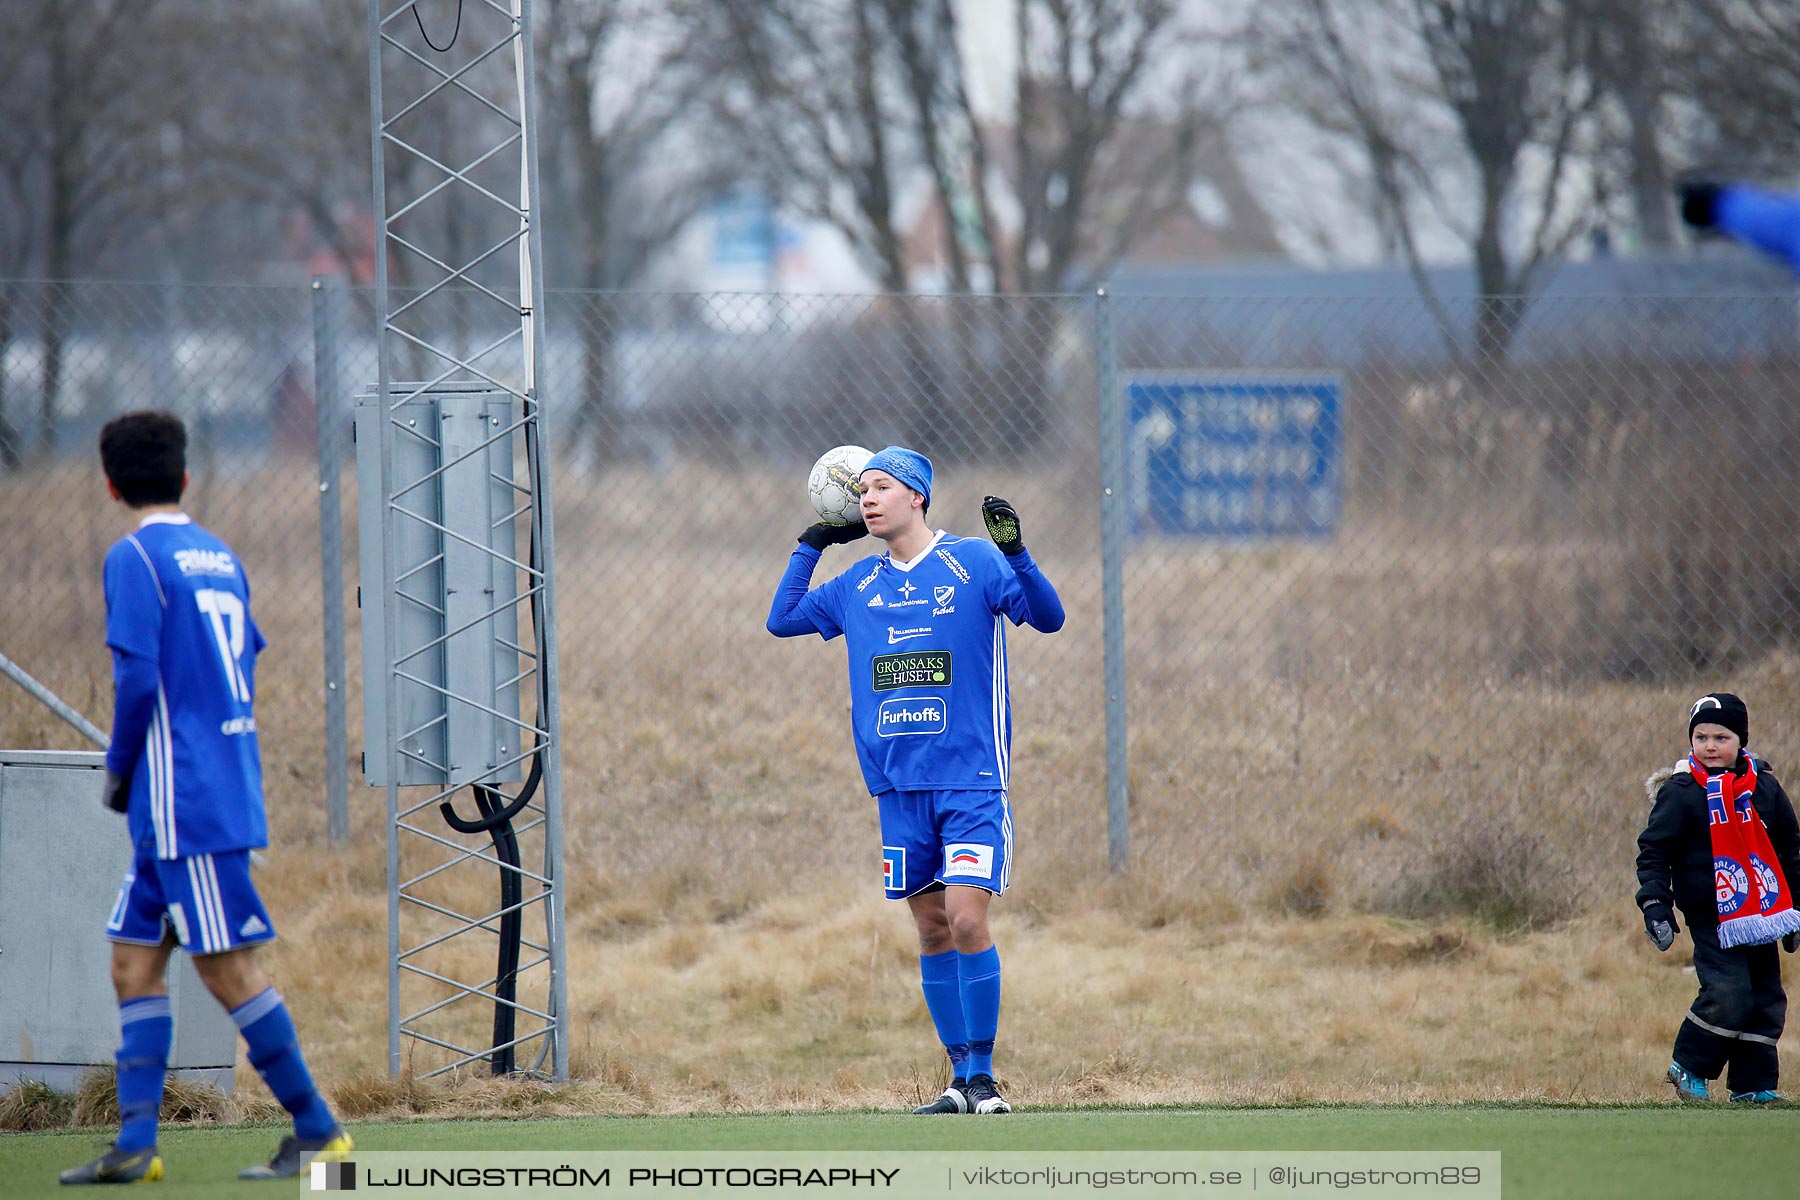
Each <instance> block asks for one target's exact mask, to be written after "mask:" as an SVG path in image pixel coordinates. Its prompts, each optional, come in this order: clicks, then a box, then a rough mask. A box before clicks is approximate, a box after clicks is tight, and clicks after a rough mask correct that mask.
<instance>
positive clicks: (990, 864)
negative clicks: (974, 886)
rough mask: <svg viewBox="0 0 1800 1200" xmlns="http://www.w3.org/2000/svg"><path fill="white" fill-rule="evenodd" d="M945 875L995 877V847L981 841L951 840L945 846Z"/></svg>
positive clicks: (979, 877) (977, 877)
mask: <svg viewBox="0 0 1800 1200" xmlns="http://www.w3.org/2000/svg"><path fill="white" fill-rule="evenodd" d="M944 875H945V876H946V877H948V876H951V875H968V876H971V877H973V878H976V879H992V878H993V877H994V848H993V847H992V846H987V845H983V844H982V843H980V842H951V843H950V844H949V845H948V846H945V847H944Z"/></svg>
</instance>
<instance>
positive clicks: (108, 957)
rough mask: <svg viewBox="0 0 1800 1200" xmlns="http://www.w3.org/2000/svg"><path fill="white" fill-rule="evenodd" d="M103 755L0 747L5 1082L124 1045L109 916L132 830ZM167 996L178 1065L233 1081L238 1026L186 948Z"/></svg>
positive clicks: (1, 1082) (76, 1070) (56, 1070)
mask: <svg viewBox="0 0 1800 1200" xmlns="http://www.w3.org/2000/svg"><path fill="white" fill-rule="evenodd" d="M104 765H105V761H104V758H103V756H102V755H100V754H98V753H96V752H91V751H44V750H31V751H23V750H18V751H14V750H0V1056H3V1057H0V1086H10V1082H11V1081H10V1076H11V1075H12V1072H13V1071H14V1070H15V1069H17V1070H20V1071H23V1072H24V1073H26V1074H27V1075H30V1076H33V1077H39V1076H42V1077H46V1080H47V1081H48V1079H47V1077H48V1076H49V1075H52V1074H54V1075H57V1076H58V1077H66V1078H69V1079H71V1080H72V1079H75V1078H79V1077H80V1075H81V1074H82V1073H83V1072H85V1071H88V1070H90V1069H92V1068H93V1067H96V1066H111V1065H112V1061H113V1054H114V1053H115V1052H116V1051H117V1050H118V1048H119V1007H118V1001H117V1000H116V999H115V997H114V995H113V988H112V970H111V961H112V943H110V942H108V941H107V940H106V922H107V917H108V915H109V914H110V913H111V912H112V908H113V904H114V902H115V901H116V900H117V898H118V896H119V885H120V882H121V880H123V879H124V877H125V871H126V869H127V868H128V867H129V866H130V865H131V837H130V834H129V833H127V831H126V827H125V818H124V817H122V816H120V815H119V814H117V813H113V812H108V811H107V810H106V809H105V808H104V807H102V806H101V804H100V782H101V771H102V770H103V769H104ZM169 1003H170V1008H171V1009H172V1010H173V1013H174V1017H175V1038H174V1043H173V1045H172V1047H171V1048H170V1053H169V1066H170V1068H171V1069H172V1070H173V1071H174V1072H176V1074H177V1077H178V1078H185V1077H187V1075H186V1074H185V1073H187V1072H201V1073H203V1075H204V1077H205V1078H206V1080H207V1081H208V1082H215V1081H216V1083H215V1086H218V1087H219V1088H220V1089H221V1090H223V1091H225V1092H228V1093H229V1092H230V1091H231V1069H232V1066H233V1064H234V1063H235V1062H236V1060H237V1045H238V1032H237V1027H236V1026H235V1025H233V1024H232V1021H231V1016H230V1014H229V1013H227V1012H226V1011H225V1010H224V1008H223V1007H221V1006H220V1004H219V1003H218V1001H216V1000H214V999H213V998H212V995H211V994H210V993H209V992H208V991H207V990H206V986H205V985H204V984H203V983H201V982H200V976H199V973H198V972H196V971H195V970H194V964H193V963H192V962H191V961H190V960H189V959H188V957H187V955H185V954H183V953H181V952H180V951H177V952H176V953H175V955H174V956H173V958H172V960H171V962H170V966H169ZM53 1086H55V1085H54V1084H53Z"/></svg>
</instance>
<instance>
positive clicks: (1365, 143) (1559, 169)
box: [1252, 0, 1600, 361]
mask: <svg viewBox="0 0 1800 1200" xmlns="http://www.w3.org/2000/svg"><path fill="white" fill-rule="evenodd" d="M1578 17H1579V14H1578V13H1577V12H1576V11H1575V10H1574V9H1573V8H1572V7H1571V6H1570V5H1569V4H1565V3H1562V2H1560V0H1367V2H1363V3H1352V2H1351V0H1268V2H1267V3H1265V4H1263V5H1260V6H1259V7H1258V9H1257V10H1256V14H1255V17H1254V24H1253V27H1252V43H1253V45H1254V46H1255V47H1256V50H1257V55H1256V58H1257V64H1258V66H1259V68H1260V70H1261V72H1262V74H1263V77H1264V79H1265V81H1266V82H1267V83H1268V84H1269V85H1270V87H1271V89H1272V90H1273V91H1274V92H1276V93H1278V94H1280V95H1282V96H1284V97H1286V98H1287V99H1286V101H1285V102H1286V103H1289V104H1291V105H1292V107H1293V108H1294V110H1295V111H1296V112H1297V113H1298V114H1299V115H1300V116H1302V117H1303V118H1305V119H1306V120H1307V121H1308V122H1310V123H1311V124H1312V125H1313V126H1314V127H1315V128H1316V129H1318V130H1319V131H1321V132H1323V133H1325V134H1327V135H1329V136H1333V137H1339V138H1344V139H1347V140H1349V142H1350V143H1351V144H1352V145H1354V147H1355V148H1356V150H1357V151H1358V157H1359V158H1360V163H1359V166H1360V170H1361V172H1362V173H1363V180H1362V183H1363V185H1364V186H1363V187H1362V188H1361V189H1359V190H1360V191H1361V192H1362V194H1365V195H1366V196H1368V197H1369V199H1370V200H1371V202H1372V204H1373V207H1374V212H1373V213H1372V216H1373V217H1374V218H1375V220H1376V222H1377V223H1378V225H1379V226H1380V227H1381V228H1382V229H1383V231H1384V233H1385V235H1386V238H1387V240H1388V241H1389V242H1390V244H1391V245H1393V246H1394V247H1395V248H1396V249H1397V250H1398V251H1399V253H1400V254H1401V256H1402V258H1403V259H1404V261H1405V262H1406V263H1407V266H1408V267H1409V269H1410V270H1411V272H1412V274H1413V277H1414V280H1415V281H1416V283H1417V284H1418V286H1419V289H1420V292H1421V294H1422V295H1423V296H1424V298H1425V299H1426V301H1427V303H1428V304H1430V305H1431V306H1432V308H1433V311H1434V312H1435V313H1436V314H1437V317H1438V320H1439V322H1440V325H1441V327H1442V328H1443V330H1444V332H1445V336H1446V339H1447V342H1448V344H1449V346H1450V349H1451V351H1452V353H1453V355H1454V356H1455V357H1456V358H1457V359H1458V360H1459V361H1465V360H1466V357H1467V353H1468V352H1467V351H1466V350H1465V349H1464V347H1463V344H1462V340H1461V338H1460V337H1459V336H1458V335H1457V333H1456V331H1455V329H1454V328H1453V326H1452V322H1451V319H1450V316H1449V314H1448V312H1447V310H1446V309H1445V307H1444V306H1443V304H1442V302H1441V300H1440V298H1439V297H1437V296H1436V295H1435V293H1434V291H1433V289H1432V286H1431V284H1430V280H1429V277H1428V276H1427V274H1426V272H1425V269H1424V266H1425V264H1424V254H1423V251H1422V240H1421V228H1422V226H1423V224H1424V223H1426V222H1429V221H1436V222H1439V223H1441V224H1443V225H1445V226H1447V227H1448V228H1449V229H1450V230H1452V231H1453V232H1454V234H1455V236H1456V237H1457V238H1458V239H1460V240H1461V241H1462V243H1463V244H1464V245H1465V246H1466V247H1467V248H1468V252H1469V255H1470V258H1471V260H1472V263H1473V265H1474V268H1475V277H1476V288H1477V291H1478V293H1479V296H1480V300H1479V302H1478V304H1477V307H1476V314H1475V322H1474V329H1473V337H1472V340H1473V346H1472V350H1473V354H1474V356H1475V358H1476V360H1477V361H1483V360H1500V359H1504V357H1505V356H1506V353H1507V350H1508V347H1509V346H1510V344H1511V341H1512V337H1513V334H1514V333H1515V332H1516V331H1517V329H1518V326H1519V323H1520V322H1521V321H1522V320H1523V319H1524V316H1525V313H1526V310H1527V307H1528V304H1529V298H1530V296H1531V294H1532V292H1533V291H1534V289H1535V288H1536V287H1537V285H1538V283H1539V282H1540V280H1541V277H1542V274H1543V271H1544V270H1545V268H1546V267H1547V266H1549V265H1550V264H1551V263H1552V262H1554V261H1556V260H1557V259H1558V258H1559V257H1560V256H1561V255H1562V253H1563V252H1564V251H1565V250H1566V249H1567V248H1568V246H1569V245H1570V243H1571V242H1572V241H1573V240H1574V239H1575V238H1576V237H1578V236H1580V234H1581V233H1582V232H1583V231H1584V230H1585V229H1587V228H1588V227H1589V224H1590V220H1591V215H1590V214H1589V213H1588V212H1587V211H1585V210H1584V209H1583V207H1582V206H1581V205H1578V204H1576V203H1575V202H1574V201H1573V200H1572V199H1571V198H1570V196H1569V192H1570V190H1571V189H1570V184H1571V177H1572V175H1573V174H1574V169H1575V166H1576V163H1577V161H1578V159H1579V158H1580V156H1581V151H1582V149H1583V146H1582V138H1583V136H1584V134H1585V133H1586V131H1587V126H1588V123H1589V119H1590V117H1591V116H1592V114H1593V111H1594V109H1595V106H1596V104H1597V103H1598V99H1599V95H1600V92H1599V89H1598V87H1597V85H1596V83H1595V81H1594V79H1593V77H1592V74H1591V72H1590V71H1589V70H1588V69H1587V68H1588V65H1589V64H1590V62H1591V54H1590V51H1589V43H1588V40H1587V39H1588V38H1589V36H1590V34H1591V26H1590V25H1589V24H1588V23H1586V22H1584V21H1582V20H1580V19H1578Z"/></svg>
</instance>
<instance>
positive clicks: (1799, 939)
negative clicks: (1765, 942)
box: [1781, 933, 1800, 954]
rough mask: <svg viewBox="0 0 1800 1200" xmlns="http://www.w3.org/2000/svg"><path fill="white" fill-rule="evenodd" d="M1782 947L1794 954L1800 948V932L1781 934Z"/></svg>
mask: <svg viewBox="0 0 1800 1200" xmlns="http://www.w3.org/2000/svg"><path fill="white" fill-rule="evenodd" d="M1781 948H1782V949H1783V950H1786V951H1787V952H1788V953H1789V954H1792V953H1793V952H1794V951H1796V950H1800V933H1784V934H1782V935H1781Z"/></svg>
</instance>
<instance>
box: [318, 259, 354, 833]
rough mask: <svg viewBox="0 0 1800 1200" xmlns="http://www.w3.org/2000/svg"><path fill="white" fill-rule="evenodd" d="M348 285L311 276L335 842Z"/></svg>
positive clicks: (344, 815)
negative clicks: (342, 340) (341, 363)
mask: <svg viewBox="0 0 1800 1200" xmlns="http://www.w3.org/2000/svg"><path fill="white" fill-rule="evenodd" d="M342 296H343V289H342V288H341V287H337V286H333V281H332V280H329V279H325V278H322V277H319V276H315V277H314V278H313V281H312V321H313V410H314V412H315V413H316V414H317V420H316V422H315V423H316V424H317V426H318V430H319V587H320V590H321V592H322V593H323V597H324V628H325V813H326V816H325V829H326V835H327V837H328V838H329V839H330V842H331V844H332V845H333V846H342V845H343V844H344V843H345V841H346V840H348V838H349V836H350V739H349V736H348V733H347V732H346V728H345V724H346V718H345V713H344V514H343V506H342V504H341V503H340V501H339V499H338V484H339V481H340V478H341V467H342V463H341V461H340V460H341V457H342V455H343V428H344V424H343V420H342V414H343V413H344V411H345V404H344V400H345V396H344V388H343V381H342V377H341V375H340V374H339V370H338V336H339V334H340V333H341V332H342V327H343V326H342V322H343V308H342V304H341V299H342Z"/></svg>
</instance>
